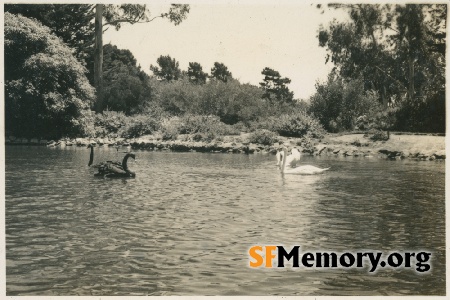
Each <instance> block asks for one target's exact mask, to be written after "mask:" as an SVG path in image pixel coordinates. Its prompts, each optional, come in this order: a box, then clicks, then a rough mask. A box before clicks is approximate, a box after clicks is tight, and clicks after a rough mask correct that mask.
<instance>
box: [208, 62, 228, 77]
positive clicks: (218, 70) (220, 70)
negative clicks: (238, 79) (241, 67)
mask: <svg viewBox="0 0 450 300" xmlns="http://www.w3.org/2000/svg"><path fill="white" fill-rule="evenodd" d="M211 78H212V79H215V80H220V81H223V82H227V81H228V80H230V79H233V76H232V74H231V72H230V71H228V67H227V66H225V65H224V64H223V63H219V62H215V63H214V67H212V68H211Z"/></svg>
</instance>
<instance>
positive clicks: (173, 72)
mask: <svg viewBox="0 0 450 300" xmlns="http://www.w3.org/2000/svg"><path fill="white" fill-rule="evenodd" d="M156 63H157V64H158V66H154V65H150V70H151V71H152V72H153V74H155V76H156V77H158V78H159V79H162V80H166V81H172V80H177V79H178V78H180V76H181V70H180V67H179V65H180V63H179V62H178V61H177V60H175V58H172V57H170V55H166V56H164V55H161V56H160V57H158V59H157V60H156Z"/></svg>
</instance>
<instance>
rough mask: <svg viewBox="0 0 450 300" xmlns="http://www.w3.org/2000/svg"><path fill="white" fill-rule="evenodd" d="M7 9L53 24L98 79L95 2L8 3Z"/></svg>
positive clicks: (53, 31)
mask: <svg viewBox="0 0 450 300" xmlns="http://www.w3.org/2000/svg"><path fill="white" fill-rule="evenodd" d="M5 12H10V13H12V14H16V15H17V14H21V15H22V16H24V17H27V18H33V19H36V20H38V21H39V22H41V23H42V25H44V26H47V27H49V28H50V30H51V32H52V33H53V34H55V35H57V36H58V37H60V38H61V39H62V40H63V41H64V43H66V44H67V45H68V46H69V47H70V48H71V49H73V51H74V53H75V57H76V58H77V59H78V61H79V62H81V63H82V64H83V65H84V66H85V67H86V68H87V70H88V75H87V76H88V78H89V80H90V81H91V83H92V84H93V83H94V76H93V74H94V65H93V49H94V36H93V31H94V24H93V23H92V22H91V21H92V18H93V6H92V5H89V4H5Z"/></svg>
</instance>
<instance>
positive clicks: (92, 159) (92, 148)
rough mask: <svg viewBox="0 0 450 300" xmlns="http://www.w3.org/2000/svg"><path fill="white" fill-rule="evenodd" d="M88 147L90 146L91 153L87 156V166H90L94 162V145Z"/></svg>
mask: <svg viewBox="0 0 450 300" xmlns="http://www.w3.org/2000/svg"><path fill="white" fill-rule="evenodd" d="M90 148H91V155H90V156H89V163H88V167H90V166H91V165H92V163H93V162H94V147H92V146H91V147H90Z"/></svg>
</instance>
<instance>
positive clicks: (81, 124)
mask: <svg viewBox="0 0 450 300" xmlns="http://www.w3.org/2000/svg"><path fill="white" fill-rule="evenodd" d="M4 34H5V35H4V36H5V90H6V93H5V96H6V97H5V117H6V120H5V125H6V132H10V133H13V134H17V135H23V136H28V137H32V136H34V137H36V136H44V137H60V136H61V135H63V134H66V135H75V134H82V133H84V130H85V129H86V128H85V125H86V124H85V123H86V122H87V121H86V118H88V117H89V114H90V109H89V108H90V105H91V104H92V101H93V100H94V89H93V88H92V86H91V85H90V84H89V81H88V80H87V78H86V76H85V71H86V70H85V68H84V67H83V66H82V65H81V63H80V62H78V61H77V60H76V59H75V57H74V56H73V55H72V50H71V49H70V48H69V47H68V46H66V45H65V44H64V43H63V42H62V41H61V40H60V39H59V38H58V37H56V36H55V35H54V34H52V33H51V30H50V29H49V28H48V27H45V26H43V25H42V24H40V23H39V22H37V21H35V20H32V19H28V18H26V17H23V16H21V15H17V16H16V15H13V14H10V13H8V12H6V13H5V32H4Z"/></svg>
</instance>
